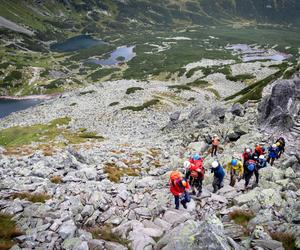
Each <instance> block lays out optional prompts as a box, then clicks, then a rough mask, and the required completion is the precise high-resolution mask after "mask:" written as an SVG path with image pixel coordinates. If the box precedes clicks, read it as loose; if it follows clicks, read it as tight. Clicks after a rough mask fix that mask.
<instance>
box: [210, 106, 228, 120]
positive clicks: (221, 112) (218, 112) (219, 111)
mask: <svg viewBox="0 0 300 250" xmlns="http://www.w3.org/2000/svg"><path fill="white" fill-rule="evenodd" d="M225 112H226V109H225V108H223V107H218V106H217V107H213V108H212V109H211V114H212V115H213V116H216V117H217V118H219V119H220V120H223V119H224V118H225Z"/></svg>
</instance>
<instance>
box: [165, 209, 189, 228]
mask: <svg viewBox="0 0 300 250" xmlns="http://www.w3.org/2000/svg"><path fill="white" fill-rule="evenodd" d="M190 218H191V215H190V214H189V213H187V212H182V211H180V212H175V211H171V210H168V211H166V212H165V214H164V216H163V220H165V221H166V222H168V223H169V224H171V225H176V224H180V223H183V222H185V221H187V220H188V219H190Z"/></svg>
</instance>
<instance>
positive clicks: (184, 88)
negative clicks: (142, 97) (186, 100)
mask: <svg viewBox="0 0 300 250" xmlns="http://www.w3.org/2000/svg"><path fill="white" fill-rule="evenodd" d="M168 88H169V89H176V90H179V91H181V90H192V89H191V87H189V86H187V85H184V84H179V85H170V86H168Z"/></svg>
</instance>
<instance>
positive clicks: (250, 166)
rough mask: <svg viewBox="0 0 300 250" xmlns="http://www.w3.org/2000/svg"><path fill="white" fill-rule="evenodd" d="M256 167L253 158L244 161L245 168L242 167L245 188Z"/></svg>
mask: <svg viewBox="0 0 300 250" xmlns="http://www.w3.org/2000/svg"><path fill="white" fill-rule="evenodd" d="M256 167H257V162H256V161H255V160H248V161H247V162H246V163H245V168H244V171H245V174H244V178H245V189H246V188H247V187H248V185H249V182H250V179H251V177H252V175H253V173H254V170H255V168H256Z"/></svg>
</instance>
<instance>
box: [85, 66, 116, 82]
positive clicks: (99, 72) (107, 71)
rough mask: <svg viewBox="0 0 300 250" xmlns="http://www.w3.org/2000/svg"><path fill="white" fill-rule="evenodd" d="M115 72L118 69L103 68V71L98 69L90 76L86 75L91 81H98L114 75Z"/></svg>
mask: <svg viewBox="0 0 300 250" xmlns="http://www.w3.org/2000/svg"><path fill="white" fill-rule="evenodd" d="M117 71H120V69H119V68H103V69H99V70H97V71H95V72H93V73H91V74H90V75H88V77H89V78H91V80H92V81H94V82H95V81H98V80H100V79H101V78H103V77H105V76H108V75H111V74H112V73H115V72H117Z"/></svg>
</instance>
